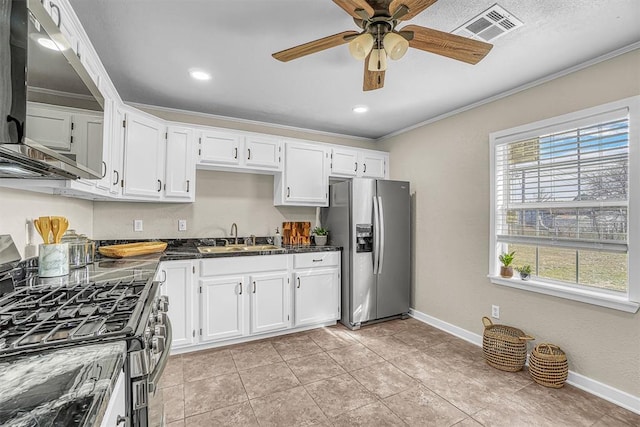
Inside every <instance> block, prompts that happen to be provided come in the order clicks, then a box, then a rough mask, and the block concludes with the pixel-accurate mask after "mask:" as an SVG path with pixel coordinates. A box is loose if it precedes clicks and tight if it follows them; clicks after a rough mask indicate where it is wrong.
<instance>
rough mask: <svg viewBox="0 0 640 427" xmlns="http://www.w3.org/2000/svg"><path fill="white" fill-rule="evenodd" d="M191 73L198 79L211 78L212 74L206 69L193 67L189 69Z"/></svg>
mask: <svg viewBox="0 0 640 427" xmlns="http://www.w3.org/2000/svg"><path fill="white" fill-rule="evenodd" d="M189 74H190V75H191V77H192V78H194V79H196V80H211V74H209V73H207V72H206V71H202V70H196V69H192V70H189Z"/></svg>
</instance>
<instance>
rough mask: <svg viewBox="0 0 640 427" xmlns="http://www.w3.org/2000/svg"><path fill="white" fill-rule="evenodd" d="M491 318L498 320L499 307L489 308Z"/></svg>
mask: <svg viewBox="0 0 640 427" xmlns="http://www.w3.org/2000/svg"><path fill="white" fill-rule="evenodd" d="M491 317H493V318H494V319H499V318H500V306H499V305H492V306H491Z"/></svg>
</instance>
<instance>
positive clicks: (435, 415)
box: [161, 319, 640, 427]
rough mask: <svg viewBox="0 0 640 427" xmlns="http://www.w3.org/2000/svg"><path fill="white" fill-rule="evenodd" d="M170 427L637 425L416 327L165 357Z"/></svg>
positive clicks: (405, 323) (328, 333)
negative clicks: (493, 366)
mask: <svg viewBox="0 0 640 427" xmlns="http://www.w3.org/2000/svg"><path fill="white" fill-rule="evenodd" d="M161 387H162V389H161V391H162V394H163V399H164V400H165V419H166V422H167V425H168V426H174V427H177V426H311V425H318V426H369V427H378V426H407V425H408V426H454V425H455V426H458V427H467V426H481V425H482V426H509V427H513V426H536V427H537V426H594V427H596V426H597V427H604V426H606V427H612V426H621V427H624V426H640V415H636V414H634V413H632V412H630V411H627V410H624V409H622V408H620V407H618V406H616V405H613V404H611V403H609V402H607V401H605V400H602V399H599V398H597V397H595V396H593V395H591V394H588V393H586V392H583V391H581V390H579V389H577V388H575V387H572V386H570V385H565V387H564V388H562V389H559V390H556V389H550V388H545V387H542V386H540V385H538V384H536V383H534V382H533V381H532V380H531V378H530V377H529V375H528V374H527V372H526V371H522V372H517V373H509V372H503V371H499V370H496V369H494V368H492V367H490V366H488V365H487V364H486V363H485V362H484V359H483V356H482V349H481V348H479V347H477V346H475V345H472V344H469V343H467V342H466V341H463V340H461V339H458V338H456V337H453V336H451V335H449V334H447V333H445V332H442V331H440V330H438V329H435V328H432V327H430V326H428V325H425V324H423V323H421V322H419V321H417V320H415V319H407V320H393V321H389V322H385V323H379V324H377V325H372V326H368V327H364V328H362V329H361V330H359V331H349V330H348V329H346V328H344V327H343V326H342V325H337V326H334V327H329V328H322V329H315V330H313V331H308V332H303V333H297V334H292V335H286V336H282V337H276V338H271V339H266V340H261V341H254V342H250V343H246V344H239V345H234V346H229V347H223V348H218V349H213V350H206V351H200V352H194V353H189V354H184V355H178V356H172V357H171V358H170V361H169V363H168V365H167V368H166V370H165V373H164V375H163V378H162V381H161Z"/></svg>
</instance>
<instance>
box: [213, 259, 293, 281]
mask: <svg viewBox="0 0 640 427" xmlns="http://www.w3.org/2000/svg"><path fill="white" fill-rule="evenodd" d="M288 260H289V255H263V256H260V255H256V256H238V257H222V258H208V259H203V260H201V261H200V276H202V277H205V276H221V275H224V274H245V273H252V272H254V271H276V270H287V269H288V268H289V263H288Z"/></svg>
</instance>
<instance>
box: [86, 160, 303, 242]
mask: <svg viewBox="0 0 640 427" xmlns="http://www.w3.org/2000/svg"><path fill="white" fill-rule="evenodd" d="M315 217H316V209H315V208H309V207H275V206H273V176H271V175H257V174H246V173H235V172H214V171H198V172H197V175H196V202H195V203H180V204H167V203H137V202H95V203H94V231H95V236H96V238H99V239H115V238H131V239H149V238H188V237H226V236H229V234H230V231H231V224H232V223H234V222H235V223H236V224H237V225H238V235H240V236H249V235H251V234H255V235H257V236H266V235H272V234H274V232H275V228H276V227H280V232H282V222H283V221H311V222H312V223H315ZM134 219H142V220H143V221H144V231H143V232H134V231H133V220H134ZM178 219H186V220H187V231H185V232H179V231H178Z"/></svg>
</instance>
